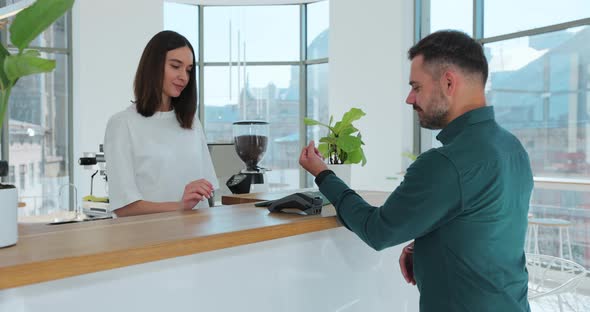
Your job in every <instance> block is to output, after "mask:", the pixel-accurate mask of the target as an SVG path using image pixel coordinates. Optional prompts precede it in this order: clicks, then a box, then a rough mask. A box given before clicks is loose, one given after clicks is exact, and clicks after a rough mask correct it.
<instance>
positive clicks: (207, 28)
mask: <svg viewBox="0 0 590 312" xmlns="http://www.w3.org/2000/svg"><path fill="white" fill-rule="evenodd" d="M184 7H191V5H186V4H177V3H167V4H165V12H164V13H165V17H164V22H165V28H167V29H172V30H176V31H179V32H180V33H182V34H183V35H185V36H187V37H191V38H192V39H191V40H194V41H195V42H196V44H193V45H194V47H195V49H197V47H198V45H200V46H201V48H202V50H203V55H202V56H201V61H202V64H203V68H199V71H200V73H201V74H202V78H203V80H202V82H201V84H200V85H201V88H202V90H199V91H200V92H199V95H200V100H201V101H202V104H203V105H202V109H201V117H202V123H203V126H204V128H205V133H206V136H207V141H208V143H209V144H232V143H233V137H232V123H233V122H235V121H239V120H265V121H268V122H269V123H270V127H269V128H270V137H269V145H268V148H267V152H266V154H265V156H264V159H263V160H262V162H261V163H260V166H262V167H266V168H270V169H271V171H268V172H267V179H268V182H269V184H270V187H271V188H272V189H273V190H276V189H287V188H291V189H293V188H299V187H301V186H302V185H305V183H302V182H300V169H299V165H298V163H297V160H298V156H299V152H300V147H301V146H302V142H303V141H305V140H306V139H305V138H301V131H302V130H301V129H303V116H302V115H301V113H302V112H304V111H308V116H311V117H313V118H319V117H318V116H319V115H317V114H319V113H321V114H322V116H324V115H325V116H327V114H328V113H327V111H328V100H327V97H328V89H327V88H328V80H327V79H328V76H327V62H328V60H327V58H328V29H329V18H328V15H329V12H328V11H329V10H328V8H329V4H328V1H320V2H315V3H312V4H301V5H272V6H264V5H257V6H198V7H197V6H192V8H191V9H190V10H185V9H183V8H184ZM199 9H201V10H202V15H201V16H202V21H200V22H201V24H200V26H199V25H197V21H198V19H197V13H198V10H199ZM302 12H304V13H305V14H306V16H302V15H301V13H302ZM303 17H307V18H303ZM303 20H305V21H307V23H305V24H304V25H302V21H303ZM168 21H170V22H168ZM172 21H174V22H172ZM269 25H272V27H269ZM302 26H304V27H302ZM198 27H202V35H203V37H202V38H201V40H202V41H200V42H199V39H198V35H197V33H198V32H197V29H198ZM189 29H190V31H189ZM302 38H307V40H306V42H303V41H302ZM302 49H306V51H305V52H306V53H305V55H307V57H306V58H305V59H302V57H301V55H302V53H301V51H302ZM301 81H307V84H306V85H304V86H300V83H301ZM303 90H307V91H306V93H303V94H307V96H303V97H302V95H301V94H302V91H303ZM322 118H325V117H322ZM221 182H222V183H223V182H224V181H221Z"/></svg>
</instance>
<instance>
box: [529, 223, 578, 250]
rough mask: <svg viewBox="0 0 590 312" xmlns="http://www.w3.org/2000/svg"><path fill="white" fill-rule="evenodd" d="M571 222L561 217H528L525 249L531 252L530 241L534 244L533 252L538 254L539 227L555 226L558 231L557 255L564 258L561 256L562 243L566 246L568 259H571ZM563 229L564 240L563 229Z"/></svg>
mask: <svg viewBox="0 0 590 312" xmlns="http://www.w3.org/2000/svg"><path fill="white" fill-rule="evenodd" d="M571 225H572V223H571V222H569V221H567V220H563V219H554V218H529V227H528V233H527V251H528V252H531V243H533V244H534V246H533V247H534V250H533V253H535V254H539V227H549V228H557V231H558V233H559V257H560V258H562V259H565V258H564V256H563V244H564V243H565V244H566V246H567V251H568V253H569V255H568V256H569V257H568V258H569V259H570V260H573V258H574V256H573V253H572V244H571V240H570V231H569V228H570V227H571ZM564 230H565V241H564V239H563V238H564V237H563V231H564Z"/></svg>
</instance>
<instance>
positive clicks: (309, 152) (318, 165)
mask: <svg viewBox="0 0 590 312" xmlns="http://www.w3.org/2000/svg"><path fill="white" fill-rule="evenodd" d="M299 164H300V165H301V167H303V169H305V170H307V171H308V172H309V173H311V175H313V176H314V177H315V176H317V175H318V174H319V173H320V172H322V171H324V170H326V169H328V166H327V165H326V163H325V162H324V158H323V157H322V155H321V154H320V151H318V149H317V148H316V147H315V145H314V142H313V141H311V142H309V145H308V146H306V147H304V148H303V150H302V151H301V156H299Z"/></svg>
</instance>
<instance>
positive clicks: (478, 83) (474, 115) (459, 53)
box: [299, 31, 533, 312]
mask: <svg viewBox="0 0 590 312" xmlns="http://www.w3.org/2000/svg"><path fill="white" fill-rule="evenodd" d="M408 58H409V59H410V60H411V70H410V82H409V84H410V86H411V90H410V92H409V94H408V97H407V99H406V103H408V104H409V105H412V107H413V109H414V110H415V111H416V112H417V114H418V117H419V119H420V125H421V126H422V127H424V128H428V129H442V131H441V132H440V133H439V134H438V135H437V140H439V141H440V142H441V143H442V144H443V146H442V147H439V148H434V149H430V150H428V151H426V152H424V153H422V154H421V155H420V156H419V157H418V159H417V160H416V161H415V162H414V163H413V164H412V165H411V166H410V167H409V168H408V170H407V172H406V174H405V176H404V180H403V182H402V183H401V184H400V185H399V186H398V187H397V188H396V189H395V190H394V191H393V193H392V194H391V195H390V196H389V198H388V199H387V200H386V201H385V203H383V205H382V206H381V207H374V206H371V205H369V204H368V203H367V202H366V201H365V200H363V198H361V197H360V196H359V195H358V194H357V193H355V192H354V191H353V190H351V189H350V188H349V187H348V186H347V185H346V184H345V183H344V182H342V181H341V180H340V179H339V178H338V177H337V176H336V175H334V173H333V172H331V171H330V170H327V166H326V164H325V163H324V161H323V159H322V158H321V156H320V154H319V152H318V151H317V149H316V148H315V146H314V142H313V141H312V142H310V144H309V145H308V146H307V147H305V148H304V149H303V151H302V153H301V156H300V159H299V163H300V164H301V166H302V167H303V168H304V169H306V170H307V171H308V172H310V173H311V174H312V175H313V176H315V177H316V179H315V182H316V184H317V185H318V186H319V189H320V191H321V192H322V193H323V194H324V195H325V196H326V197H327V198H328V199H329V200H330V201H331V202H332V203H333V204H334V206H335V207H336V211H337V215H338V218H339V220H340V221H341V222H342V224H343V225H344V226H346V227H347V228H348V229H349V230H351V231H353V232H354V233H356V234H357V235H358V236H359V237H360V238H361V239H362V240H363V241H364V242H366V243H367V244H368V245H369V246H371V247H372V248H374V249H376V250H381V249H384V248H387V247H390V246H394V245H398V244H400V243H403V242H406V241H409V240H412V239H414V241H413V242H412V243H410V245H408V246H406V248H404V251H403V252H402V255H401V257H400V267H401V270H402V274H403V275H404V278H405V279H406V281H408V282H409V283H412V284H417V286H418V290H419V291H420V311H423V312H428V311H437V312H440V311H454V312H456V311H478V312H481V311H530V308H529V304H528V300H527V291H528V288H527V282H528V273H527V270H526V267H525V255H524V240H525V233H526V227H527V214H528V205H529V199H530V196H531V191H532V188H533V179H532V172H531V168H530V162H529V158H528V155H527V153H526V151H525V150H524V148H523V147H522V145H521V143H520V142H519V141H518V139H517V138H516V137H514V136H513V135H512V134H510V133H509V132H508V131H506V130H505V129H503V128H502V127H500V126H499V125H498V123H496V121H495V119H494V109H493V107H488V106H486V101H485V92H484V87H485V84H486V80H487V77H488V65H487V61H486V58H485V56H484V53H483V49H482V47H481V45H480V44H478V43H477V42H476V41H474V40H473V39H472V38H470V37H469V36H467V35H465V34H464V33H461V32H457V31H439V32H436V33H433V34H431V35H429V36H427V37H425V38H424V39H422V40H421V41H420V42H418V43H417V44H416V45H415V46H413V47H412V48H411V49H410V50H409V51H408Z"/></svg>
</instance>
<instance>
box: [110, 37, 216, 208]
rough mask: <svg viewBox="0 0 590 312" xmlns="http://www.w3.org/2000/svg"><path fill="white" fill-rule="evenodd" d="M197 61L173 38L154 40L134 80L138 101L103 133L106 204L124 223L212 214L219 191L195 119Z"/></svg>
mask: <svg viewBox="0 0 590 312" xmlns="http://www.w3.org/2000/svg"><path fill="white" fill-rule="evenodd" d="M194 64H195V56H194V50H193V47H192V46H191V44H190V43H189V41H188V40H187V39H186V38H185V37H183V36H182V35H180V34H178V33H176V32H173V31H162V32H160V33H158V34H156V35H155V36H154V37H153V38H152V39H151V40H150V41H149V42H148V44H147V46H146V47H145V49H144V51H143V54H142V56H141V60H140V62H139V66H138V68H137V72H136V75H135V82H134V92H135V101H133V104H132V105H131V106H129V107H128V108H127V109H125V110H124V111H122V112H119V113H117V114H115V115H113V116H112V117H111V118H110V120H109V122H108V124H107V128H106V133H105V139H104V142H105V145H104V147H105V159H106V160H107V164H108V170H109V180H108V184H109V201H110V207H111V209H112V210H113V212H114V213H115V214H116V215H117V216H119V217H121V216H130V215H139V214H147V213H155V212H165V211H175V210H191V209H193V208H195V207H197V208H198V207H208V206H209V204H208V201H207V199H211V197H212V194H213V190H214V189H216V188H218V181H217V178H216V176H215V171H214V169H213V164H212V162H211V157H210V155H209V151H208V149H207V144H206V140H205V136H204V134H203V129H202V127H201V124H200V122H199V120H198V119H197V117H196V114H195V113H196V109H197V103H196V97H197V95H196V94H197V87H196V79H195V70H194Z"/></svg>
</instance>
